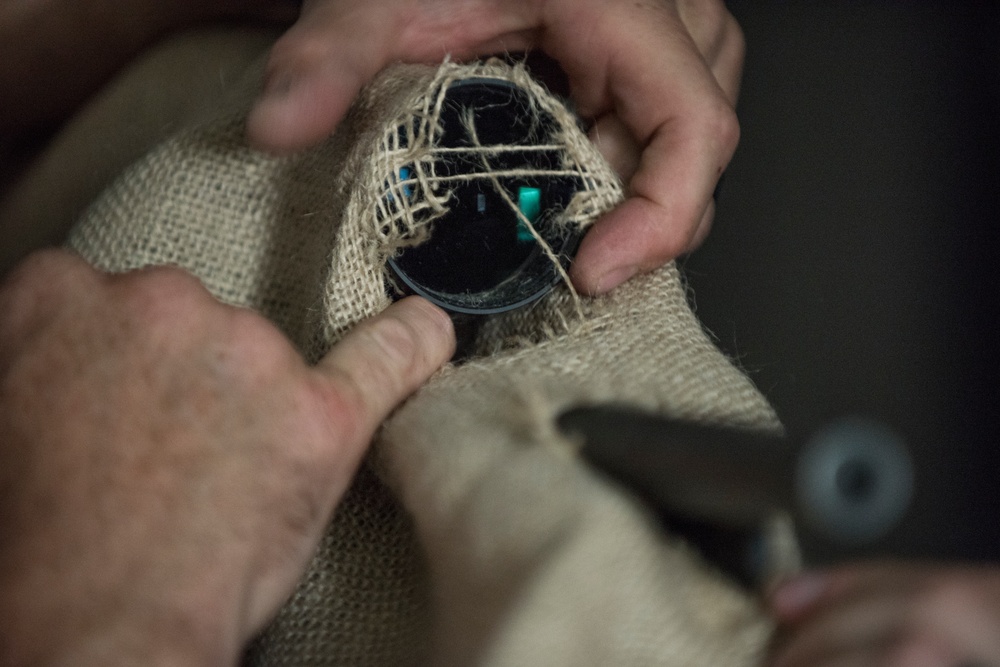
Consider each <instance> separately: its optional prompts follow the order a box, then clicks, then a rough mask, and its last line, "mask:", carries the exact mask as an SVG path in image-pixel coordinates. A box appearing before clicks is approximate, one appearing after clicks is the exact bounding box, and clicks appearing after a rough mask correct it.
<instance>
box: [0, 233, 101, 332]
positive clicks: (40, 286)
mask: <svg viewBox="0 0 1000 667" xmlns="http://www.w3.org/2000/svg"><path fill="white" fill-rule="evenodd" d="M97 277H98V274H97V272H96V271H94V270H93V269H92V268H90V266H89V265H87V264H86V263H85V262H84V261H83V260H82V259H80V258H79V257H77V256H76V255H74V254H72V253H70V252H68V251H65V250H56V249H48V250H42V251H39V252H35V253H32V254H31V255H29V256H28V257H26V258H25V259H24V260H22V261H21V262H20V263H19V264H18V265H17V266H15V267H14V268H13V269H12V270H11V271H10V273H8V274H7V276H6V277H4V279H3V282H2V283H0V318H2V319H3V320H4V321H5V322H6V323H7V324H8V325H9V326H12V323H14V322H22V323H23V322H24V321H26V320H27V319H29V318H30V317H31V314H32V313H35V312H38V311H39V310H43V309H45V308H51V307H53V306H55V305H56V304H58V303H61V302H63V300H64V299H66V298H68V296H69V295H68V292H71V291H75V290H78V289H80V288H81V287H85V286H87V285H88V283H90V282H93V281H95V280H96V279H97Z"/></svg>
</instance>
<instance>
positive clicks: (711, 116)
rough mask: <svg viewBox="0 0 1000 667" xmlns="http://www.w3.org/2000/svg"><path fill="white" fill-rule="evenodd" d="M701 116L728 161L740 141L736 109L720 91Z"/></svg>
mask: <svg viewBox="0 0 1000 667" xmlns="http://www.w3.org/2000/svg"><path fill="white" fill-rule="evenodd" d="M702 117H703V119H704V120H705V125H706V129H707V131H708V133H709V134H710V135H711V136H712V137H714V139H715V141H717V142H718V145H719V147H720V150H721V152H722V154H723V155H724V156H725V160H726V161H727V162H728V161H729V158H730V157H732V154H733V153H734V152H735V151H736V146H737V145H738V144H739V142H740V121H739V118H737V116H736V110H735V109H733V107H732V105H731V104H730V103H729V100H727V99H726V98H725V96H724V95H723V94H722V93H721V91H720V93H719V94H718V95H717V96H715V97H714V98H713V99H712V101H711V103H710V105H709V106H708V108H707V109H706V110H705V113H704V114H703V116H702Z"/></svg>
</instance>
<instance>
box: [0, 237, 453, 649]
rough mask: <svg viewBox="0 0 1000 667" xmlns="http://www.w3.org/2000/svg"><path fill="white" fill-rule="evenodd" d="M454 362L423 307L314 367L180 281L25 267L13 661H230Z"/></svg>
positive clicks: (0, 437) (15, 467) (55, 260)
mask: <svg viewBox="0 0 1000 667" xmlns="http://www.w3.org/2000/svg"><path fill="white" fill-rule="evenodd" d="M453 346H454V337H453V332H452V329H451V323H450V321H449V320H448V318H447V316H445V315H444V313H443V312H441V311H439V310H437V309H436V308H434V307H433V306H431V305H430V304H429V303H427V302H426V301H422V300H420V299H417V298H413V299H407V300H405V301H402V302H400V303H398V304H396V305H394V306H393V307H392V308H390V309H388V310H387V311H386V312H385V313H384V314H383V315H381V316H379V317H377V318H374V319H373V320H371V321H369V322H366V323H363V324H361V325H360V326H359V327H358V328H357V330H356V331H355V332H353V333H352V334H351V335H350V336H349V337H347V338H346V339H345V340H344V341H343V342H342V343H341V344H339V345H338V346H336V347H335V348H334V349H333V350H332V351H331V352H330V354H329V355H328V356H327V357H326V358H325V359H323V360H322V361H321V362H320V363H319V364H318V366H316V367H312V368H311V367H308V366H306V364H305V363H304V362H303V361H302V359H301V358H300V356H299V355H298V353H297V352H296V351H295V350H294V349H293V348H292V346H291V345H290V344H289V343H288V342H287V340H286V339H285V338H284V336H282V335H281V333H280V332H279V331H278V330H277V329H276V328H274V327H273V326H272V325H271V324H269V323H268V322H267V321H265V320H264V319H262V318H261V317H259V316H257V315H255V314H253V313H251V312H249V311H246V310H242V309H238V308H233V307H230V306H225V305H223V304H220V303H219V302H217V301H215V300H214V299H213V298H212V297H211V296H210V295H209V294H208V292H207V291H205V290H204V288H202V287H201V285H200V284H199V283H198V282H197V280H195V279H194V278H192V277H191V276H189V275H188V274H185V273H183V272H181V271H179V270H175V269H165V268H159V269H149V270H144V271H139V272H133V273H128V274H123V275H116V276H111V275H105V274H101V273H98V272H96V271H94V270H92V269H91V268H89V267H88V266H87V265H85V264H84V263H83V262H82V261H81V260H80V259H78V258H76V257H74V256H72V255H70V254H68V253H64V252H54V251H53V252H47V253H43V254H39V255H35V256H33V257H32V258H29V260H28V261H27V262H26V263H24V264H22V265H21V266H20V267H19V268H18V269H16V270H15V271H14V273H13V274H12V275H11V276H10V277H9V278H8V280H7V281H6V283H5V284H4V285H2V286H0V619H2V621H0V664H3V665H18V664H72V665H89V664H101V665H117V664H149V665H158V664H177V665H180V664H184V665H196V664H207V665H222V664H235V662H236V660H237V659H238V656H239V652H240V650H241V648H242V645H243V643H244V642H245V641H246V640H247V639H248V638H249V637H250V636H251V635H252V634H253V633H254V632H255V631H257V630H259V629H260V628H261V627H262V625H263V624H264V623H265V622H266V621H267V620H268V618H269V617H270V616H271V615H272V614H273V613H274V612H275V611H276V610H277V609H278V607H279V606H280V605H281V603H282V602H283V601H284V600H285V598H286V597H287V596H288V595H289V594H290V593H291V591H292V589H293V587H294V584H295V582H296V580H297V578H298V577H299V576H300V574H301V572H302V570H303V569H304V568H305V566H306V564H307V562H308V559H309V558H310V557H311V555H312V553H313V551H314V549H315V546H316V544H317V543H318V540H319V538H320V535H321V533H322V530H323V529H324V527H325V526H326V524H327V523H328V521H329V519H330V516H331V514H332V511H333V508H334V506H335V505H336V503H337V501H338V499H339V498H340V497H341V495H342V494H343V492H344V490H345V489H346V487H347V486H348V484H349V482H350V480H351V477H352V475H353V473H354V471H355V469H356V468H357V466H358V463H359V461H360V459H361V457H362V454H363V452H364V451H365V448H366V446H367V444H368V442H369V440H370V439H371V437H372V434H373V432H374V430H375V428H376V427H377V425H378V424H379V422H381V421H382V420H383V419H384V417H385V416H386V415H387V413H388V412H389V411H390V410H392V409H393V408H394V406H395V405H396V404H397V403H399V402H400V401H401V400H402V399H403V398H404V397H405V396H407V395H408V394H409V393H410V392H411V391H413V390H414V389H415V388H416V387H417V386H418V385H419V384H420V383H421V382H423V381H424V380H425V379H426V378H427V377H428V376H429V375H430V374H431V373H433V372H434V371H435V370H436V369H437V368H438V367H439V366H440V365H441V364H442V363H444V362H445V361H446V360H447V359H448V358H449V357H450V355H451V353H452V350H453Z"/></svg>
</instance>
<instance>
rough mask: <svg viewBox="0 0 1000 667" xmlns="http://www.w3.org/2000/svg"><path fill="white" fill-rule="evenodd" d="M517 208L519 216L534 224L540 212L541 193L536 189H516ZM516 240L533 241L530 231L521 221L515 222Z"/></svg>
mask: <svg viewBox="0 0 1000 667" xmlns="http://www.w3.org/2000/svg"><path fill="white" fill-rule="evenodd" d="M517 207H518V208H519V209H520V210H521V214H522V215H523V216H524V217H525V218H527V219H528V221H529V222H531V224H535V221H536V220H537V219H538V216H539V214H540V213H541V212H542V191H541V190H539V189H538V188H525V187H520V188H518V189H517ZM517 240H518V241H533V240H535V237H534V236H532V234H531V230H530V229H528V226H527V225H526V224H524V221H523V220H520V219H519V220H518V221H517Z"/></svg>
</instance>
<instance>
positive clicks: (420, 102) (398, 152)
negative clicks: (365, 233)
mask: <svg viewBox="0 0 1000 667" xmlns="http://www.w3.org/2000/svg"><path fill="white" fill-rule="evenodd" d="M480 77H481V78H493V79H498V80H502V81H509V82H511V83H513V84H515V85H517V86H518V87H520V88H521V89H523V90H525V91H526V92H527V93H528V95H527V103H526V104H525V108H524V113H525V115H526V116H527V117H528V118H530V119H531V120H532V121H533V122H535V123H538V122H540V118H541V114H543V113H544V114H547V115H549V116H551V117H552V118H553V119H555V121H556V129H555V131H554V132H551V133H549V136H548V137H547V140H546V141H545V143H544V144H542V145H533V146H515V145H483V144H482V143H481V141H480V140H479V138H478V136H477V134H476V128H475V127H471V126H470V127H468V128H467V130H468V131H469V137H470V141H471V143H472V144H473V145H471V146H466V147H446V146H440V145H438V142H439V141H440V138H441V135H442V133H443V127H442V126H441V120H440V119H441V114H442V111H443V109H444V105H445V101H446V96H447V93H448V90H449V88H450V87H451V85H452V84H453V83H455V82H456V81H460V80H464V79H470V78H480ZM423 90H424V92H423V93H422V94H420V95H418V96H415V97H414V98H413V102H412V105H410V106H409V107H408V110H405V111H401V112H400V113H399V115H397V116H396V118H395V120H394V121H393V122H391V123H389V124H388V125H386V126H385V130H384V132H383V134H382V137H381V150H380V151H378V153H379V155H378V156H377V158H376V160H375V162H376V163H377V164H376V165H373V166H374V167H375V171H374V172H373V173H372V177H373V178H374V179H376V181H375V182H381V183H382V184H383V185H382V188H381V190H382V194H381V195H380V196H377V197H375V201H373V202H372V204H373V206H372V208H371V209H369V210H373V211H374V212H375V219H374V220H372V223H371V224H373V225H374V227H375V231H376V234H377V236H378V238H379V240H380V247H381V252H382V253H384V254H383V257H389V256H392V254H393V253H395V252H397V251H398V250H399V249H400V248H403V247H410V246H414V245H419V244H420V243H423V242H424V241H426V239H427V238H428V236H429V235H430V234H431V233H432V230H433V223H434V221H436V220H437V219H438V218H440V217H442V216H443V215H444V214H445V213H447V211H448V209H449V208H450V204H451V203H452V202H451V199H452V197H453V196H454V188H455V185H456V184H459V183H469V182H473V181H482V180H487V179H488V180H489V181H490V182H491V184H492V187H493V188H495V189H496V190H497V192H498V193H499V194H500V196H501V198H502V199H503V200H504V201H505V202H506V205H507V206H509V207H510V208H511V210H512V211H514V214H515V215H516V216H517V219H518V220H520V221H521V222H522V223H523V224H524V226H525V228H526V229H528V230H529V233H530V234H531V235H532V237H533V238H534V239H535V240H536V242H538V243H539V244H540V246H541V248H542V251H543V252H544V253H545V256H546V258H547V259H548V260H549V261H550V262H552V263H553V265H554V266H555V268H556V272H557V274H558V276H559V279H560V281H561V282H563V283H564V284H565V285H566V286H567V288H568V297H569V302H568V303H567V304H566V305H567V306H569V309H568V311H567V312H565V313H563V312H562V311H561V308H560V313H559V314H558V319H560V320H563V321H564V322H565V320H566V317H565V315H569V313H574V316H573V317H572V318H571V319H573V320H575V321H576V323H577V324H580V323H583V322H585V321H586V318H585V317H584V315H583V314H584V312H585V303H584V302H583V300H582V299H581V297H580V295H579V294H578V293H577V292H576V290H575V289H574V288H573V285H572V282H571V281H570V279H569V275H568V273H567V272H566V270H565V269H564V268H563V266H562V264H561V263H560V262H559V261H558V257H557V255H556V253H555V252H554V251H553V250H552V248H551V247H550V246H549V245H548V244H547V243H546V242H545V241H544V240H543V239H542V238H541V237H540V235H539V234H538V231H537V230H536V229H535V227H534V225H533V224H532V223H531V221H529V220H527V219H526V218H525V216H524V215H523V214H522V213H521V211H520V210H519V209H518V207H517V206H516V204H515V203H514V202H513V201H512V199H511V198H510V196H509V195H508V194H507V192H506V191H505V190H504V189H503V187H502V186H501V185H500V183H499V180H498V179H500V178H524V177H553V176H554V177H574V178H578V179H579V180H580V182H581V184H582V188H581V190H580V191H578V192H577V193H576V194H575V195H574V196H573V198H572V199H571V200H570V202H569V205H568V206H567V207H566V209H565V210H564V211H563V212H562V213H561V214H560V215H559V217H558V219H557V220H556V221H555V224H560V225H575V226H577V227H579V228H580V229H581V230H583V229H585V228H586V227H588V226H589V225H590V224H591V223H593V222H594V221H595V220H596V219H597V218H598V217H599V216H600V215H601V214H602V213H604V212H605V211H607V210H608V209H610V208H612V207H613V206H614V205H615V204H617V203H618V201H620V199H621V195H622V191H621V184H620V182H619V181H618V179H617V175H615V174H614V172H612V171H611V170H610V169H609V168H606V167H605V165H604V163H603V162H601V161H600V158H599V157H598V156H597V153H596V151H595V150H594V149H593V147H592V145H591V144H590V142H589V140H588V139H587V138H586V136H585V135H583V134H582V133H580V132H579V131H578V129H577V128H578V126H577V124H576V120H575V118H573V117H572V116H571V115H570V114H569V112H568V111H567V110H566V109H565V108H563V107H562V105H561V104H560V103H559V102H558V101H557V100H556V99H554V98H552V97H551V96H550V95H549V94H548V93H547V92H546V91H545V89H544V88H543V87H542V86H541V85H540V84H538V83H537V82H536V81H534V80H533V79H532V78H531V76H530V74H529V73H528V72H527V70H526V69H525V68H524V67H523V66H515V67H513V68H512V67H510V66H508V65H506V64H500V63H498V62H496V61H489V62H487V63H484V64H482V65H479V66H477V67H474V68H470V67H468V66H459V65H455V64H454V63H451V62H449V61H447V60H446V61H445V62H444V63H443V64H442V65H441V66H440V67H439V68H438V69H437V71H436V72H435V73H434V74H433V76H432V77H431V78H430V80H429V81H428V83H427V84H426V87H425V88H424V89H423ZM465 120H467V121H468V120H471V119H465ZM468 124H469V123H467V125H468ZM545 151H547V152H552V153H555V154H556V155H557V156H558V160H559V162H560V163H561V164H560V166H558V167H556V168H553V169H536V168H516V169H502V170H499V171H494V170H492V167H491V164H490V162H491V160H489V159H488V158H489V157H490V156H491V155H495V156H499V155H511V154H516V153H532V154H537V153H538V152H545ZM443 155H450V156H454V155H459V156H468V158H469V161H470V164H475V162H476V161H477V160H476V159H475V158H479V159H478V161H479V162H481V163H482V165H483V171H482V172H480V171H478V170H477V171H474V172H473V173H469V174H461V175H454V176H447V175H442V174H438V173H436V171H435V168H436V162H437V159H438V158H440V157H441V156H443ZM402 167H407V168H408V169H409V172H410V173H409V174H408V176H407V178H401V175H400V169H401V168H402ZM407 193H408V194H407ZM383 264H384V262H383ZM386 270H387V269H386ZM568 328H569V327H567V329H568Z"/></svg>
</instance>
